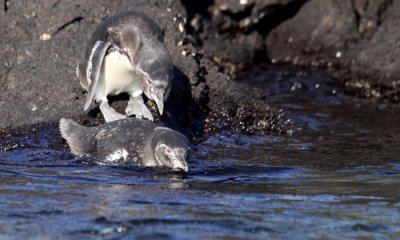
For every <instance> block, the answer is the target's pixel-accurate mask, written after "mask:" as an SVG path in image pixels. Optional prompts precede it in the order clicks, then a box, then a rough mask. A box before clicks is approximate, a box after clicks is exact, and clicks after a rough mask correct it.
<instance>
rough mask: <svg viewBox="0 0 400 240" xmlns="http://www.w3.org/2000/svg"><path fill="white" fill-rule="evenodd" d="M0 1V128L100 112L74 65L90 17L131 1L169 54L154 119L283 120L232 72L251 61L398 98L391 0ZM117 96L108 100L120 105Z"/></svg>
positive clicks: (183, 125) (257, 123) (201, 122)
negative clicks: (160, 111)
mask: <svg viewBox="0 0 400 240" xmlns="http://www.w3.org/2000/svg"><path fill="white" fill-rule="evenodd" d="M3 3H4V4H3V9H2V10H1V11H0V20H1V21H0V35H1V36H2V37H1V38H0V44H1V46H2V51H1V52H0V55H1V59H3V61H2V64H1V65H0V91H1V92H2V94H1V96H0V129H3V130H2V132H3V134H2V135H3V136H4V135H7V134H9V132H10V131H13V130H12V129H17V128H19V129H21V128H22V129H23V128H26V127H30V126H32V125H34V124H41V125H43V124H44V125H46V123H47V124H49V125H51V124H50V123H56V122H57V121H58V120H59V119H60V118H61V117H72V118H74V119H75V120H78V122H80V123H83V124H85V125H96V124H100V123H102V122H103V119H102V117H101V115H100V114H99V112H98V111H97V110H96V109H95V108H94V106H93V105H92V108H91V111H89V113H84V112H83V104H84V100H85V97H86V95H85V94H86V93H85V92H84V91H83V90H82V89H81V87H80V86H79V82H78V79H77V78H76V76H75V67H76V64H77V63H78V61H79V60H80V59H81V58H83V55H84V49H85V46H86V43H87V41H88V39H89V37H90V35H91V33H92V32H93V30H94V28H95V27H96V26H97V25H98V24H99V23H100V22H101V21H102V20H103V19H104V18H106V17H108V16H111V15H113V14H115V13H117V12H120V11H123V10H127V9H135V10H138V11H143V12H145V13H147V14H148V15H150V16H151V17H153V18H154V19H155V20H156V22H157V23H158V24H159V25H160V26H161V28H162V29H164V30H165V40H166V44H167V47H168V50H169V52H170V55H171V57H172V60H173V62H174V65H175V70H176V78H175V83H174V84H175V86H174V88H173V89H174V92H172V94H171V96H172V97H171V98H170V99H169V100H168V102H167V103H166V110H167V111H168V112H169V114H168V116H163V117H162V118H161V119H160V118H158V119H157V121H159V122H162V123H163V124H164V125H167V126H170V127H172V128H174V129H177V130H179V131H181V132H183V133H185V134H186V135H187V136H189V137H190V138H191V139H197V138H201V137H204V136H207V135H209V134H212V133H216V132H220V131H226V132H243V133H257V134H265V133H270V132H271V131H272V132H279V133H284V132H286V131H288V130H289V128H290V127H289V126H288V121H287V119H285V117H284V113H283V112H282V111H281V110H280V109H277V108H275V107H273V106H271V105H270V104H269V103H268V99H267V98H266V97H265V96H264V95H263V92H262V91H259V90H257V89H253V88H251V87H249V86H247V85H245V84H242V83H241V82H240V81H234V80H232V79H235V80H236V79H241V78H243V76H244V75H245V73H246V71H247V70H248V69H250V68H251V67H252V65H254V64H255V63H259V62H264V63H265V62H267V63H270V64H286V65H287V64H289V65H293V66H298V67H307V68H316V69H318V70H323V71H326V72H328V73H330V74H331V75H332V76H334V77H335V78H337V79H338V81H339V82H340V83H341V84H342V85H343V86H344V88H345V90H346V91H347V92H349V93H351V94H353V95H357V96H362V97H368V98H377V99H380V100H382V101H387V102H398V101H399V100H400V98H399V96H400V90H399V89H400V86H399V85H400V81H399V80H398V79H400V78H399V76H400V71H399V68H398V67H397V66H399V61H400V60H399V59H398V58H396V56H397V55H398V54H397V52H398V51H400V48H399V47H398V46H399V45H400V40H399V39H400V31H399V30H397V29H394V27H395V24H394V23H395V21H396V20H397V19H399V18H400V16H399V15H400V14H399V11H396V10H397V9H399V8H400V4H399V3H396V2H395V1H390V0H379V1H372V0H371V1H368V0H363V1H362V0H359V1H357V0H346V1H334V0H328V1H323V2H322V1H318V0H309V1H305V0H297V1H296V0H280V1H279V0H271V1H261V0H241V1H239V0H238V1H233V0H215V1H201V2H198V3H192V2H190V1H186V0H182V1H178V0H175V1H140V0H134V1H118V2H116V1H105V0H104V1H82V2H77V1H72V0H66V1H58V0H46V1H40V2H31V1H29V2H26V1H22V0H13V1H10V0H3ZM125 101H126V98H124V97H123V96H122V97H120V98H116V99H115V101H114V103H113V106H114V107H116V108H117V109H119V110H122V109H124V107H125V104H126V102H125Z"/></svg>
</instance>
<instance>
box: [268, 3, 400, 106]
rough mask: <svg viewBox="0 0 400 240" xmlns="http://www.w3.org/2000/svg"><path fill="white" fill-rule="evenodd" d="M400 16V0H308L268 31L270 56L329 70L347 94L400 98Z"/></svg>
mask: <svg viewBox="0 0 400 240" xmlns="http://www.w3.org/2000/svg"><path fill="white" fill-rule="evenodd" d="M399 20H400V2H399V1H393V0H373V1H372V0H345V1H336V0H327V1H319V0H310V1H308V2H307V3H306V4H305V5H304V6H303V7H302V8H301V9H300V11H299V12H298V13H297V14H296V15H295V16H294V17H293V18H292V19H290V20H288V21H285V22H284V23H282V24H281V25H279V26H278V27H277V28H275V29H274V30H273V31H272V32H271V33H270V34H269V35H268V37H267V39H266V44H267V49H268V57H269V58H270V59H271V61H272V62H274V63H275V62H276V63H282V62H285V63H290V64H296V65H299V66H307V67H310V66H311V67H317V68H320V69H324V70H328V72H329V73H331V74H332V75H333V76H334V77H336V78H337V79H339V80H340V81H341V82H342V83H343V85H344V86H345V88H346V90H347V92H349V93H352V94H355V95H358V96H363V97H368V98H378V99H382V100H385V101H386V100H387V101H391V102H399V101H400V80H399V79H400V68H399V66H400V59H399V58H398V57H397V56H399V54H400V48H399V46H400V40H399V39H400V31H399V30H398V27H397V24H398V22H399Z"/></svg>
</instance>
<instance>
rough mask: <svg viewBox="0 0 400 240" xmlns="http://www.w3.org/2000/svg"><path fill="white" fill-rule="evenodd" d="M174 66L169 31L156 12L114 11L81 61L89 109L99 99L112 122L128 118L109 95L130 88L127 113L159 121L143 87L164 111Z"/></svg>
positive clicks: (95, 35) (80, 70) (83, 84)
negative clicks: (165, 36)
mask: <svg viewBox="0 0 400 240" xmlns="http://www.w3.org/2000/svg"><path fill="white" fill-rule="evenodd" d="M173 69H174V68H173V64H172V61H171V58H170V56H169V54H168V52H167V49H166V47H165V44H164V40H163V31H162V30H161V29H160V27H159V26H158V25H157V23H155V22H154V21H153V20H152V19H151V18H150V17H148V16H147V15H145V14H144V13H141V12H136V11H127V12H122V13H120V14H117V15H115V16H112V17H109V18H107V19H106V20H104V22H103V23H101V24H100V25H99V26H98V27H97V29H96V30H95V31H94V33H93V35H92V37H91V39H90V41H89V44H88V47H87V50H86V58H85V61H84V62H83V63H81V64H78V67H77V76H78V78H79V79H80V84H81V86H82V87H83V88H84V89H86V90H87V91H88V94H87V97H86V102H85V107H84V110H85V111H86V110H87V109H88V108H89V105H90V103H91V102H92V100H93V99H94V100H95V101H96V103H97V104H98V105H99V107H100V111H101V112H102V113H103V116H104V119H105V120H106V122H110V121H114V120H118V119H122V118H125V117H126V116H125V115H123V114H121V113H118V112H117V111H115V109H113V108H112V107H111V106H110V105H109V104H108V100H107V96H108V95H118V94H120V93H128V94H129V96H130V99H129V101H128V106H127V108H126V109H125V113H126V115H127V116H130V115H135V116H136V117H137V118H147V119H149V120H151V121H153V116H152V114H151V112H150V111H149V109H148V108H147V107H146V105H145V103H144V101H143V98H142V93H144V94H145V95H146V97H147V98H149V99H150V100H153V101H154V102H155V103H156V105H157V108H158V111H159V113H160V115H162V114H163V110H164V101H165V100H166V99H167V98H168V95H169V92H170V89H171V81H172V78H173V73H174V71H173Z"/></svg>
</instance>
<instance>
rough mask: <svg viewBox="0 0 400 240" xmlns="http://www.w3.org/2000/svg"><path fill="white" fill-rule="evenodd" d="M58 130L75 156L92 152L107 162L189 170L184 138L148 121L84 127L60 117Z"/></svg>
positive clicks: (187, 144) (119, 122)
mask: <svg viewBox="0 0 400 240" xmlns="http://www.w3.org/2000/svg"><path fill="white" fill-rule="evenodd" d="M60 132H61V136H62V137H63V138H64V139H65V140H67V142H68V145H69V146H70V148H71V152H72V153H73V154H74V155H91V156H94V157H96V158H97V159H99V160H100V161H102V162H109V163H117V164H119V163H125V164H135V165H140V166H152V167H167V168H171V169H173V170H179V171H184V172H187V171H188V166H187V163H186V157H187V152H188V149H189V141H188V140H187V138H186V137H185V136H184V135H183V134H181V133H179V132H177V131H174V130H172V129H170V128H165V127H159V126H157V125H156V124H154V123H152V122H150V121H146V120H142V119H137V118H126V119H121V120H118V121H113V122H110V123H106V124H103V125H100V126H96V127H85V126H82V125H79V124H78V123H76V122H74V121H72V120H70V119H65V118H62V119H61V120H60Z"/></svg>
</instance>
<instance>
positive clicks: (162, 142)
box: [152, 127, 189, 172]
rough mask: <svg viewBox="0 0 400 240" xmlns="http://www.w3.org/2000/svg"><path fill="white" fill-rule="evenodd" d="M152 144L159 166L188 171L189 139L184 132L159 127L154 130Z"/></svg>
mask: <svg viewBox="0 0 400 240" xmlns="http://www.w3.org/2000/svg"><path fill="white" fill-rule="evenodd" d="M152 145H153V150H154V152H153V153H154V158H155V161H156V162H157V165H158V166H160V167H168V168H172V169H173V170H176V171H184V172H187V171H188V165H187V163H186V158H187V155H188V151H189V141H188V140H187V138H186V137H185V136H184V135H183V134H181V133H179V132H176V131H174V130H172V129H169V128H164V127H157V128H156V129H155V130H154V137H153V143H152Z"/></svg>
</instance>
